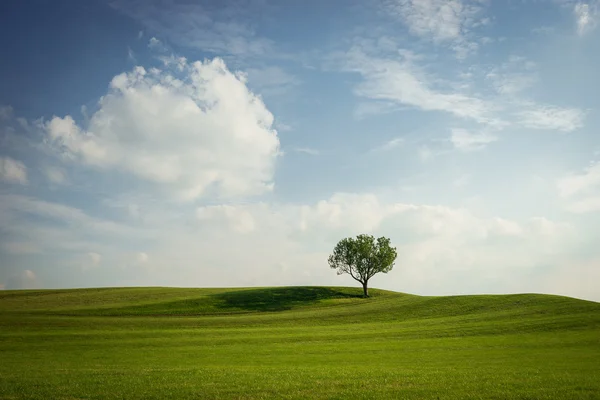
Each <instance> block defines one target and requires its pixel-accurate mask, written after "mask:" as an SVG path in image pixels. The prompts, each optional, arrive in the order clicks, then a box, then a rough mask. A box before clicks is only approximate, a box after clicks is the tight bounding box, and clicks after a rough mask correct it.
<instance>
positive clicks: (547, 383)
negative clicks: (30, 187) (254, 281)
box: [0, 287, 600, 400]
mask: <svg viewBox="0 0 600 400" xmlns="http://www.w3.org/2000/svg"><path fill="white" fill-rule="evenodd" d="M371 292H372V293H371V297H369V298H368V299H362V298H361V297H360V296H361V290H360V289H358V288H342V287H329V288H324V287H279V288H235V289H174V288H118V289H79V290H39V291H0V399H82V398H86V399H122V398H127V399H195V398H202V399H233V398H235V399H266V398H284V399H303V398H311V399H336V398H353V399H354V398H356V399H390V398H402V399H437V398H440V399H450V400H452V399H596V398H598V393H600V368H598V359H599V358H600V304H598V303H594V302H589V301H583V300H577V299H572V298H567V297H561V296H548V295H536V294H520V295H490V296H485V295H478V296H447V297H434V296H414V295H409V294H404V293H395V292H389V291H384V290H376V289H372V291H371Z"/></svg>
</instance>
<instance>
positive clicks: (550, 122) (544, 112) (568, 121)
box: [516, 102, 586, 132]
mask: <svg viewBox="0 0 600 400" xmlns="http://www.w3.org/2000/svg"><path fill="white" fill-rule="evenodd" d="M523 107H525V109H524V110H522V111H518V112H516V116H517V118H518V122H519V123H520V124H522V125H523V126H525V127H526V128H531V129H545V130H558V131H562V132H572V131H574V130H577V129H579V128H581V127H583V124H584V120H585V116H586V112H585V111H582V110H580V109H577V108H567V107H558V106H553V105H543V104H535V103H532V102H524V103H523Z"/></svg>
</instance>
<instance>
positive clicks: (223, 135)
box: [45, 58, 279, 200]
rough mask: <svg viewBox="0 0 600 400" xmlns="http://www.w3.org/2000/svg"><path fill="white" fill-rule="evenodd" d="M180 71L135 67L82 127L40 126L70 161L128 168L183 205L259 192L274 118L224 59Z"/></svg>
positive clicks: (273, 146)
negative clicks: (181, 74) (212, 197)
mask: <svg viewBox="0 0 600 400" xmlns="http://www.w3.org/2000/svg"><path fill="white" fill-rule="evenodd" d="M176 73H177V71H173V70H165V71H160V70H157V69H153V70H151V71H150V72H147V71H146V70H145V69H144V68H142V67H136V68H135V69H134V70H133V71H132V72H129V73H123V74H120V75H117V76H115V77H114V78H113V80H112V82H111V85H110V91H109V92H108V93H107V94H106V95H105V96H103V97H102V98H101V99H100V101H99V109H98V111H96V112H95V113H94V114H93V115H92V116H91V118H90V120H89V123H88V124H87V126H85V127H82V126H79V125H78V124H77V123H76V122H75V121H74V119H73V118H72V117H71V116H68V115H67V116H66V117H63V118H61V117H54V118H52V120H50V121H48V122H47V123H46V125H45V130H46V134H47V142H48V144H49V145H50V146H51V148H52V149H54V150H55V151H57V152H58V153H61V154H62V155H63V156H65V157H67V158H70V159H71V160H72V161H75V162H79V163H82V164H85V165H89V166H93V167H96V168H100V169H117V170H121V171H126V172H128V173H130V174H133V175H134V176H136V177H138V178H141V179H143V180H146V181H150V182H154V183H156V184H158V185H162V186H163V187H165V188H167V190H168V191H169V192H172V193H174V194H175V195H176V197H177V198H178V199H180V200H194V199H197V198H200V197H203V196H209V195H213V196H214V195H218V196H221V197H225V198H226V197H235V196H248V195H256V194H261V193H264V192H267V191H270V190H271V189H272V187H273V182H272V178H273V172H274V163H275V159H276V157H277V156H278V153H279V140H278V138H277V132H276V131H275V130H274V129H273V128H272V124H273V115H272V114H271V113H270V112H269V110H268V109H267V108H266V107H265V105H264V103H263V102H262V101H261V99H260V98H259V97H257V96H255V95H254V94H253V93H252V92H250V91H249V90H248V89H247V87H246V84H245V78H244V77H243V76H240V75H236V74H233V73H232V72H230V71H229V70H228V69H227V67H226V65H225V63H224V62H223V60H221V59H218V58H216V59H214V60H210V61H205V62H195V63H191V64H186V65H185V69H184V71H183V76H180V78H178V77H177V76H176Z"/></svg>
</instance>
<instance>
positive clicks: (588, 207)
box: [557, 162, 600, 213]
mask: <svg viewBox="0 0 600 400" xmlns="http://www.w3.org/2000/svg"><path fill="white" fill-rule="evenodd" d="M557 188H558V192H559V194H560V195H561V196H562V197H563V198H566V199H567V200H568V204H567V206H566V209H567V211H570V212H573V213H588V212H594V211H600V162H595V163H592V164H591V165H590V166H589V167H587V168H585V169H584V171H583V172H582V173H578V174H571V175H568V176H565V177H563V178H561V179H559V180H558V182H557Z"/></svg>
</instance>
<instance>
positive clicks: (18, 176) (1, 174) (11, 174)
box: [0, 157, 27, 185]
mask: <svg viewBox="0 0 600 400" xmlns="http://www.w3.org/2000/svg"><path fill="white" fill-rule="evenodd" d="M0 180H3V181H4V182H9V183H19V184H21V185H25V184H27V167H25V164H23V163H22V162H21V161H17V160H14V159H12V158H10V157H0Z"/></svg>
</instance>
